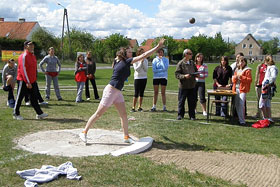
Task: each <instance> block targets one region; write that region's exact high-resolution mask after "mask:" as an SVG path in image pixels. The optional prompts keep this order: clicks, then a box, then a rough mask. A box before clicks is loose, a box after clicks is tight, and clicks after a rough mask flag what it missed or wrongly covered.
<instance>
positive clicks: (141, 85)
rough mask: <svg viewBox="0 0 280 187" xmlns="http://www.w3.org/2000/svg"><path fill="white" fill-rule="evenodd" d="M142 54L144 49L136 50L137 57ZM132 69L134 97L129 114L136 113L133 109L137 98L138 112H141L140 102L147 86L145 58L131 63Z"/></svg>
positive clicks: (146, 63) (146, 62) (146, 61)
mask: <svg viewBox="0 0 280 187" xmlns="http://www.w3.org/2000/svg"><path fill="white" fill-rule="evenodd" d="M143 53H144V49H142V48H138V50H137V53H136V55H137V56H139V55H141V54H143ZM133 68H134V91H135V92H134V97H133V106H132V109H131V112H136V110H135V107H136V103H137V99H138V97H139V96H140V97H139V103H138V111H139V112H141V111H142V110H143V109H142V102H143V97H144V91H145V88H146V84H147V71H148V60H147V59H146V58H144V59H142V60H141V61H138V62H135V63H133Z"/></svg>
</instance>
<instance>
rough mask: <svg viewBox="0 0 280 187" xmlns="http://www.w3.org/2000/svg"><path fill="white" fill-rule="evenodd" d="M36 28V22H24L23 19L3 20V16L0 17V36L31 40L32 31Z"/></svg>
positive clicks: (37, 24)
mask: <svg viewBox="0 0 280 187" xmlns="http://www.w3.org/2000/svg"><path fill="white" fill-rule="evenodd" d="M38 28H40V25H39V23H38V22H26V21H25V19H19V21H5V20H4V18H0V37H6V38H10V39H23V40H31V36H32V33H33V32H34V31H36V30H37V29H38Z"/></svg>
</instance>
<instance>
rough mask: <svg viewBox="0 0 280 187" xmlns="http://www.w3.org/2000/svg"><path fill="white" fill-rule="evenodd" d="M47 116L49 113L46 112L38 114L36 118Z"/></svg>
mask: <svg viewBox="0 0 280 187" xmlns="http://www.w3.org/2000/svg"><path fill="white" fill-rule="evenodd" d="M47 116H48V114H46V113H42V114H40V115H38V114H36V119H44V118H45V117H47Z"/></svg>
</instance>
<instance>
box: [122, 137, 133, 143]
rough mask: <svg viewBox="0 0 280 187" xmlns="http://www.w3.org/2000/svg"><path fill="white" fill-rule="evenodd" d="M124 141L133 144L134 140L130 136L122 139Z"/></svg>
mask: <svg viewBox="0 0 280 187" xmlns="http://www.w3.org/2000/svg"><path fill="white" fill-rule="evenodd" d="M124 143H129V144H134V143H135V141H134V140H133V139H132V138H131V137H128V138H127V139H124Z"/></svg>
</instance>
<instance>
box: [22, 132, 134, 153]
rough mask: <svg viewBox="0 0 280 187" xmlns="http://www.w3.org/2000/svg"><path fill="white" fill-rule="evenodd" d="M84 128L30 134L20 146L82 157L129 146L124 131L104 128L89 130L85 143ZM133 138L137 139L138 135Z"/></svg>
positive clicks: (32, 149) (28, 149)
mask: <svg viewBox="0 0 280 187" xmlns="http://www.w3.org/2000/svg"><path fill="white" fill-rule="evenodd" d="M82 130H83V129H66V130H51V131H41V132H37V133H33V134H29V135H27V136H25V137H22V138H20V139H19V140H18V141H17V142H18V147H19V148H21V149H24V150H27V151H30V152H33V153H39V154H47V155H55V156H66V157H82V156H100V155H106V154H110V153H111V152H113V151H116V150H119V149H121V148H124V147H126V146H129V144H127V143H124V142H123V136H124V135H123V132H120V131H112V130H103V129H91V130H89V132H88V143H87V145H85V143H83V142H82V141H81V140H80V138H79V133H80V132H82ZM132 138H133V139H136V140H137V138H136V137H133V136H132Z"/></svg>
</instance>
